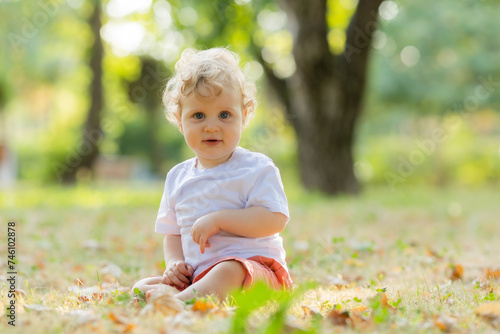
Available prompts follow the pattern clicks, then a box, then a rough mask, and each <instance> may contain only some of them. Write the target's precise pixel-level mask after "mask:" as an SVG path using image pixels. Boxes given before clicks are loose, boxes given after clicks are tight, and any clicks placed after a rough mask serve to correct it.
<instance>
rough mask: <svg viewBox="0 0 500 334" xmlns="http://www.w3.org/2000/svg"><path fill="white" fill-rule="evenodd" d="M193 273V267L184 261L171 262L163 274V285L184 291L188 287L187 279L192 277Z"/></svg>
mask: <svg viewBox="0 0 500 334" xmlns="http://www.w3.org/2000/svg"><path fill="white" fill-rule="evenodd" d="M193 272H194V269H193V267H191V266H190V265H189V264H187V263H186V262H184V261H181V260H178V261H174V262H171V263H170V264H168V265H167V269H165V271H164V272H163V283H165V284H167V285H171V286H175V287H178V288H179V289H185V288H187V286H188V285H189V277H191V276H192V275H193Z"/></svg>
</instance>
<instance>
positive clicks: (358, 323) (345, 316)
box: [326, 305, 371, 329]
mask: <svg viewBox="0 0 500 334" xmlns="http://www.w3.org/2000/svg"><path fill="white" fill-rule="evenodd" d="M367 309H368V308H367V307H366V306H365V305H361V306H358V307H355V308H353V309H350V310H338V309H333V310H331V311H330V312H328V314H327V316H326V318H327V319H329V320H330V321H331V322H332V324H333V325H335V326H350V327H352V328H361V329H366V328H368V327H369V326H370V325H371V322H370V320H369V319H367V318H365V317H363V312H365V311H366V310H367Z"/></svg>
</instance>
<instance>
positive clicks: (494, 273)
mask: <svg viewBox="0 0 500 334" xmlns="http://www.w3.org/2000/svg"><path fill="white" fill-rule="evenodd" d="M486 278H487V279H499V278H500V269H497V270H493V269H490V268H486Z"/></svg>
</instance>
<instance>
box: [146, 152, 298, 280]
mask: <svg viewBox="0 0 500 334" xmlns="http://www.w3.org/2000/svg"><path fill="white" fill-rule="evenodd" d="M253 206H262V207H264V208H266V209H268V210H269V211H271V212H281V213H282V214H284V215H286V216H287V217H289V212H288V203H287V199H286V195H285V192H284V190H283V183H282V182H281V177H280V173H279V170H278V168H276V166H275V165H274V163H273V161H272V160H271V159H270V158H268V157H267V156H265V155H263V154H261V153H254V152H250V151H248V150H246V149H244V148H241V147H237V148H236V150H235V151H234V153H233V154H232V156H231V158H229V160H228V161H226V162H225V163H223V164H220V165H218V166H216V167H214V168H210V169H204V170H198V169H196V158H192V159H189V160H186V161H184V162H182V163H180V164H178V165H177V166H175V167H174V168H172V169H171V170H170V172H169V173H168V174H167V179H166V181H165V190H164V192H163V197H162V199H161V204H160V209H159V211H158V217H157V219H156V224H155V231H156V232H158V233H163V234H169V235H179V234H180V235H181V240H182V250H183V252H184V260H185V261H186V263H188V264H189V265H191V266H192V267H193V268H194V270H195V272H194V275H193V277H196V275H198V274H200V273H201V272H203V270H205V269H207V268H208V267H210V266H211V265H212V264H214V263H215V262H217V261H218V260H220V259H222V258H224V257H227V256H238V257H242V258H249V257H252V256H257V255H261V256H265V257H269V258H272V259H275V260H276V261H278V262H279V263H281V265H282V266H283V267H284V268H285V269H286V268H287V267H286V262H285V250H284V249H283V239H282V238H281V237H280V236H279V234H278V233H276V234H274V235H271V236H268V237H263V238H248V237H242V236H239V235H235V234H232V233H228V232H225V231H219V232H218V233H216V234H214V235H213V236H211V237H210V238H209V242H210V245H211V246H210V247H209V248H205V253H204V254H201V252H200V246H199V245H198V244H197V243H195V242H194V241H193V239H192V238H191V227H192V226H193V224H194V222H195V221H196V220H197V219H198V218H200V217H202V216H204V215H206V214H208V213H210V212H213V211H218V210H222V209H244V208H248V207H253Z"/></svg>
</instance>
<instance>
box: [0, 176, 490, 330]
mask: <svg viewBox="0 0 500 334" xmlns="http://www.w3.org/2000/svg"><path fill="white" fill-rule="evenodd" d="M72 189H73V190H72ZM117 189H120V190H119V192H128V193H130V194H133V195H130V194H129V195H126V196H121V197H120V196H117V197H116V196H115V193H116V192H117ZM94 191H95V196H96V198H99V199H100V200H101V201H102V205H99V206H92V205H88V206H86V205H82V206H79V205H78V202H79V201H80V200H83V199H85V198H86V197H87V196H89V197H92V196H93V192H94ZM496 192H497V189H493V188H491V189H490V188H483V189H477V188H476V189H460V188H453V189H447V188H444V189H434V188H425V187H420V188H406V189H404V191H403V190H402V191H396V192H393V191H390V190H388V189H385V188H377V189H366V191H365V192H364V193H363V194H362V195H361V196H359V197H342V198H336V199H330V198H326V197H323V196H321V195H319V194H316V195H314V196H313V198H314V200H311V199H309V200H305V201H302V200H300V198H301V196H307V194H306V193H303V192H297V194H296V197H295V198H292V199H290V209H291V216H292V219H291V221H290V223H289V224H288V226H287V228H286V229H285V231H284V232H283V238H284V245H285V248H286V251H287V262H288V264H289V268H290V272H291V275H292V277H293V278H294V281H295V284H296V286H297V291H295V292H294V293H293V294H287V293H280V292H276V293H275V292H271V291H268V290H266V289H264V288H260V289H261V290H260V291H258V290H251V291H247V292H246V293H242V294H240V295H239V296H240V297H237V296H238V295H237V296H236V297H233V299H231V298H228V299H227V300H226V301H221V302H218V301H215V300H213V299H206V298H205V299H203V298H201V299H199V300H193V301H191V303H188V304H186V305H185V309H184V310H183V311H182V312H179V313H177V314H172V315H168V316H166V315H164V314H162V313H161V312H158V311H155V310H154V309H153V310H152V312H147V313H145V312H144V309H145V305H146V302H145V300H140V299H137V298H134V297H132V296H130V294H129V292H128V291H129V290H130V287H131V286H133V284H134V283H135V281H137V280H138V279H140V278H143V277H147V276H148V275H152V274H158V273H161V272H162V270H163V266H164V264H163V255H162V238H161V235H158V234H156V233H154V231H153V230H154V219H155V218H156V212H157V208H158V201H159V198H156V197H159V196H160V195H161V189H160V190H158V189H156V188H155V187H151V188H147V187H145V188H142V189H136V188H135V187H134V186H130V187H127V186H126V185H121V186H120V187H119V188H115V189H112V188H110V189H106V187H103V186H99V187H96V188H93V186H90V185H89V186H87V187H86V189H84V190H82V189H80V188H78V187H77V188H65V189H57V188H53V189H48V190H46V191H45V192H44V191H42V190H41V189H30V188H29V187H26V186H23V187H21V188H19V189H16V190H13V196H14V198H15V199H16V200H15V201H13V202H10V203H7V202H6V201H3V202H0V205H1V206H2V210H1V211H0V218H1V219H2V221H7V220H8V219H12V218H10V217H14V219H16V221H17V227H18V231H17V233H18V237H19V239H18V243H17V247H18V249H17V254H18V256H17V260H18V264H17V267H18V271H19V275H18V285H17V288H18V289H20V293H21V294H22V295H20V296H19V299H18V304H17V306H18V309H17V311H18V313H17V316H18V320H19V327H18V328H22V329H23V330H22V331H21V332H37V333H46V332H47V333H49V332H50V333H67V332H72V333H88V332H101V333H108V332H138V333H158V332H168V331H175V330H177V331H184V332H193V333H198V332H199V333H230V332H238V331H239V332H241V331H247V332H249V333H278V332H279V331H280V330H283V331H284V332H290V333H332V332H342V333H344V332H345V333H349V332H359V331H367V332H371V331H377V332H384V333H385V332H387V333H422V332H425V333H440V332H441V331H443V330H444V331H452V332H453V331H457V330H465V331H472V330H474V331H476V332H481V331H487V330H489V329H492V328H493V325H492V324H494V323H495V322H494V321H495V318H493V320H491V321H492V324H490V323H489V322H488V321H490V320H488V319H490V318H491V317H494V315H493V316H490V315H486V316H484V315H481V316H479V314H483V313H480V311H481V312H482V309H479V311H476V310H477V308H478V307H481V306H483V305H485V304H487V303H494V302H497V301H498V300H499V296H500V265H499V264H498V254H500V244H499V243H498V240H497V239H498V238H497V236H498V235H500V230H499V229H500V226H499V225H498V224H497V217H498V215H499V214H500V209H499V208H498V205H497V200H496V197H495V194H496ZM23 193H28V194H31V195H29V196H28V197H27V198H28V200H26V201H23V200H22V198H23ZM2 196H3V197H2V199H3V200H5V198H6V197H5V196H6V195H5V194H2ZM114 196H115V197H114ZM141 196H144V198H143V199H141V200H139V199H138V198H139V197H141ZM37 197H43V200H45V201H46V202H47V203H49V204H47V205H46V206H45V205H44V204H42V203H43V201H42V198H37ZM30 198H31V199H30ZM108 198H109V199H110V203H111V204H110V205H109V206H108V205H107V202H106V201H107V199H108ZM111 198H114V199H112V200H111ZM136 199H137V201H136ZM88 203H90V202H88ZM2 252H3V253H2V258H1V259H2V261H0V264H1V267H2V274H0V276H1V275H4V276H5V274H4V273H5V272H6V270H5V268H6V267H5V266H6V263H5V261H4V259H5V258H6V257H5V256H4V255H5V251H2ZM457 268H460V270H458V269H457ZM4 276H2V282H5V279H6V277H4ZM2 284H4V285H2V296H1V297H2V299H1V300H2V309H3V310H4V309H5V306H6V301H8V298H7V296H6V292H5V291H6V290H5V283H2ZM21 290H22V291H21ZM259 296H260V297H259ZM384 296H385V297H384ZM245 298H246V299H245ZM245 303H246V304H245ZM195 305H196V306H195ZM245 305H246V306H245ZM492 309H493V310H494V307H492ZM488 317H490V318H488ZM237 319H240V320H237ZM6 328H7V323H6V322H5V321H4V322H3V323H2V324H1V325H0V331H2V332H3V331H4V330H5V329H6ZM9 330H10V328H9Z"/></svg>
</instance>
